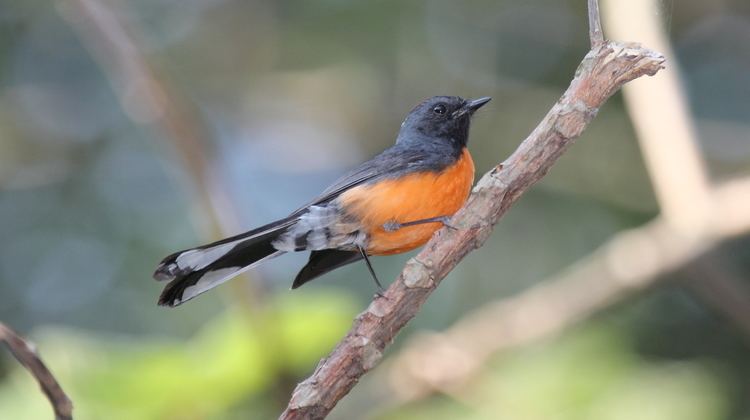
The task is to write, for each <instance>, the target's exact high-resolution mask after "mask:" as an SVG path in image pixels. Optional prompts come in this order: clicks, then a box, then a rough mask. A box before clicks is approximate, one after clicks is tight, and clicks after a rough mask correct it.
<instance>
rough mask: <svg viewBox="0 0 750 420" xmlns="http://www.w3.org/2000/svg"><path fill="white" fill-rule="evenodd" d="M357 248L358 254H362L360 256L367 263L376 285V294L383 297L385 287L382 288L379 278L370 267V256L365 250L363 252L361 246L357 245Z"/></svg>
mask: <svg viewBox="0 0 750 420" xmlns="http://www.w3.org/2000/svg"><path fill="white" fill-rule="evenodd" d="M357 249H358V250H359V254H360V255H362V258H364V259H365V264H367V269H368V270H369V271H370V275H371V276H372V279H373V280H375V284H377V285H378V292H377V293H376V295H377V296H379V297H385V296H384V295H383V293H385V289H384V288H383V285H382V284H380V280H378V276H377V275H376V274H375V270H374V269H373V268H372V264H371V263H370V258H369V257H368V256H367V252H365V249H364V248H362V247H361V246H357Z"/></svg>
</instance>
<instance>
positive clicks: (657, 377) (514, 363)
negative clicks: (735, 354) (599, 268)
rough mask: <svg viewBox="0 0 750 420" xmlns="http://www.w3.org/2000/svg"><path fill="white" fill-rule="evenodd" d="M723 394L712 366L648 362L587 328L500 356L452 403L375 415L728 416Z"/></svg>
mask: <svg viewBox="0 0 750 420" xmlns="http://www.w3.org/2000/svg"><path fill="white" fill-rule="evenodd" d="M725 393H726V389H725V388H724V385H723V384H722V380H721V378H720V376H719V375H718V374H717V373H716V372H715V371H714V369H712V366H711V365H710V364H708V363H703V362H692V363H686V362H677V361H675V362H654V361H649V360H647V359H644V358H642V357H641V356H639V355H638V353H637V352H636V349H635V347H634V346H633V343H632V341H631V340H630V339H629V338H628V335H627V334H626V333H625V331H623V330H622V328H618V327H617V326H616V325H608V324H604V323H591V324H588V325H586V328H583V329H580V328H579V329H576V330H575V331H573V332H570V333H568V334H567V335H566V336H565V337H564V338H562V339H559V340H556V341H555V342H554V344H553V343H550V342H543V343H540V344H535V345H532V346H530V347H529V348H526V349H524V350H523V351H514V352H511V353H509V354H507V355H505V356H503V357H501V358H499V359H498V360H496V361H495V362H494V363H492V364H491V365H489V366H488V368H487V370H486V371H485V372H484V373H483V375H482V378H480V379H478V380H477V381H476V382H475V383H473V384H471V385H470V386H469V387H467V389H465V390H462V392H461V397H460V398H459V399H458V400H451V399H447V398H432V399H430V400H427V401H425V402H422V403H419V404H417V405H413V406H407V407H406V408H405V409H400V410H398V411H397V412H395V413H393V414H391V415H383V416H382V417H378V418H381V419H383V420H385V419H414V420H417V419H425V420H427V419H477V420H480V419H482V420H484V419H487V420H489V419H493V420H505V419H528V420H536V419H556V420H625V419H643V420H661V419H682V420H710V419H721V418H725V416H726V415H727V412H728V408H727V401H726V399H725V398H724V396H725Z"/></svg>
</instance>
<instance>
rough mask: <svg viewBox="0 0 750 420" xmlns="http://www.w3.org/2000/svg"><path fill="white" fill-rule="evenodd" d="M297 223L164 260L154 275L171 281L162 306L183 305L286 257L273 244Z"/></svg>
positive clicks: (288, 222) (265, 228)
mask: <svg viewBox="0 0 750 420" xmlns="http://www.w3.org/2000/svg"><path fill="white" fill-rule="evenodd" d="M293 223H294V220H293V219H284V220H280V221H278V222H274V223H271V224H269V225H266V226H262V227H260V228H258V229H255V230H252V231H250V232H246V233H243V234H241V235H237V236H233V237H231V238H227V239H224V240H221V241H218V242H214V243H211V244H208V245H203V246H200V247H197V248H193V249H187V250H184V251H180V252H176V253H174V254H172V255H170V256H168V257H166V258H164V260H162V262H161V263H160V264H159V266H158V267H157V268H156V272H154V278H155V279H156V280H158V281H169V283H168V284H167V285H166V286H165V287H164V291H163V292H162V294H161V296H160V297H159V305H162V306H177V305H180V304H182V303H184V302H186V301H188V300H190V299H192V298H194V297H196V296H198V295H199V294H201V293H203V292H205V291H207V290H209V289H212V288H214V287H216V286H218V285H219V284H221V283H224V282H225V281H227V280H229V279H230V278H232V277H234V276H236V275H238V274H240V273H241V272H243V271H245V270H248V269H250V268H252V267H255V266H257V265H258V264H260V263H261V262H263V261H266V260H268V259H270V258H273V257H276V256H278V255H281V254H283V251H279V250H277V249H276V248H275V247H274V246H273V245H272V242H273V241H274V240H276V239H277V238H278V237H279V235H280V234H282V233H283V232H284V231H285V230H286V228H288V227H289V226H290V225H292V224H293Z"/></svg>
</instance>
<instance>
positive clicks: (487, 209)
mask: <svg viewBox="0 0 750 420" xmlns="http://www.w3.org/2000/svg"><path fill="white" fill-rule="evenodd" d="M663 63H664V57H663V56H662V55H661V54H658V53H655V52H653V51H650V50H647V49H645V48H642V47H640V46H639V45H636V44H623V43H609V44H603V45H601V46H599V47H596V48H594V49H592V50H591V51H590V52H589V53H588V54H587V55H586V57H584V59H583V61H582V62H581V64H580V66H579V67H578V70H577V71H576V75H575V78H574V79H573V81H572V82H571V84H570V86H569V87H568V89H567V90H566V91H565V93H564V94H563V96H562V97H561V98H560V100H558V102H557V103H556V104H555V105H554V106H553V107H552V109H551V110H550V111H549V113H548V114H547V116H546V117H545V118H544V119H543V120H542V122H541V123H540V124H539V125H538V126H537V127H536V129H534V131H533V132H532V133H531V134H530V135H529V137H527V138H526V139H525V140H524V141H523V143H521V145H520V146H519V147H518V149H517V150H516V151H515V152H514V153H513V154H512V155H511V156H510V157H509V158H508V159H507V160H506V161H505V162H503V163H501V164H499V165H498V166H496V167H495V168H493V169H492V170H491V171H490V172H488V173H486V174H485V175H484V176H483V177H482V179H481V180H480V181H479V183H478V184H477V186H476V187H475V188H474V191H473V193H472V195H471V197H469V200H468V202H467V204H466V205H465V206H464V208H463V209H461V210H460V211H459V212H458V213H457V214H456V215H455V216H454V218H453V219H452V221H451V225H452V226H454V227H455V228H456V229H441V230H440V231H439V232H438V233H437V234H436V235H435V236H434V237H433V238H432V239H431V240H430V242H428V243H427V245H426V246H425V248H424V249H423V250H422V251H421V252H420V253H419V255H417V256H416V257H415V258H412V259H411V260H409V262H407V264H406V267H405V268H404V270H403V272H402V273H401V275H399V277H398V278H397V279H396V281H394V282H393V284H391V286H390V287H389V288H388V290H387V291H386V293H385V295H384V296H383V297H376V299H375V300H374V301H373V302H372V303H371V304H370V306H369V308H368V309H367V310H366V311H365V312H363V313H361V314H360V315H359V316H358V317H357V318H356V319H355V321H354V325H353V326H352V328H351V330H350V331H349V333H348V334H347V335H346V337H344V339H343V340H342V341H341V342H339V344H338V345H337V346H336V348H335V349H334V350H333V351H332V352H331V354H330V355H329V356H328V357H327V358H325V359H323V360H322V361H321V362H320V364H319V365H318V367H317V368H316V369H315V372H314V373H313V374H312V376H310V377H309V378H308V379H306V380H305V381H303V382H302V383H300V384H299V385H298V386H297V388H296V389H295V391H294V394H293V395H292V399H291V401H290V402H289V406H288V407H287V409H286V410H285V411H284V413H283V414H282V415H281V418H282V419H301V418H305V419H310V418H312V419H319V418H324V417H325V416H326V415H327V414H328V413H329V412H330V411H331V410H332V409H333V407H334V406H335V405H336V403H337V402H338V401H339V400H340V399H341V398H343V397H344V396H345V395H346V394H347V393H348V392H349V391H350V390H351V389H352V387H354V385H355V384H356V383H357V381H358V380H359V378H360V377H361V376H362V375H364V374H365V373H366V372H367V371H369V370H370V369H372V368H373V367H375V365H377V364H378V362H379V361H380V359H381V358H382V355H383V351H384V350H385V347H386V346H387V345H388V344H390V343H391V342H392V341H393V339H394V337H395V335H396V334H397V333H398V332H399V331H400V330H401V328H403V327H404V325H406V323H407V322H408V321H409V320H411V319H412V318H413V317H414V316H415V315H416V313H417V311H418V310H419V308H420V307H421V306H422V304H424V302H425V301H426V299H427V297H428V296H429V295H430V294H431V293H432V292H433V291H434V290H435V288H436V287H437V286H438V284H439V283H440V281H441V280H442V279H443V278H444V277H445V276H446V275H447V274H448V273H449V272H450V271H451V270H452V269H453V268H454V267H455V266H456V265H457V264H458V262H459V261H461V260H462V259H463V258H464V257H465V256H466V255H467V254H468V253H469V252H471V251H472V250H474V249H476V248H479V247H480V246H482V244H483V243H484V241H485V240H486V239H487V237H488V236H489V235H490V233H491V232H492V228H493V226H494V225H495V224H496V223H497V222H498V220H499V219H500V217H502V215H503V214H505V212H506V211H507V210H508V209H509V208H510V206H511V205H512V204H513V203H514V202H515V201H517V200H518V198H519V197H520V196H521V194H523V193H524V192H525V191H526V190H528V189H529V188H530V187H531V186H532V185H533V184H534V183H536V182H537V181H539V180H540V179H541V178H542V177H543V176H544V175H545V174H546V173H547V171H548V170H549V169H550V168H551V167H552V165H553V164H554V163H555V161H556V160H557V159H558V158H559V157H560V156H561V155H562V154H563V153H564V152H565V151H566V150H567V149H568V147H570V145H571V144H572V143H573V141H574V140H575V139H576V138H577V137H578V136H579V135H580V134H581V133H582V132H583V130H584V129H585V128H586V126H587V125H588V123H589V122H590V121H591V120H592V119H593V117H594V116H595V115H596V113H597V112H598V110H599V108H600V107H601V106H602V105H603V104H604V102H605V101H606V100H607V99H608V98H609V97H610V96H612V94H614V93H615V92H616V91H617V90H618V89H619V88H620V87H621V86H622V85H624V84H625V83H627V82H629V81H631V80H633V79H636V78H638V77H641V76H643V75H653V74H656V72H658V71H659V70H660V69H661V68H662V64H663Z"/></svg>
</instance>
